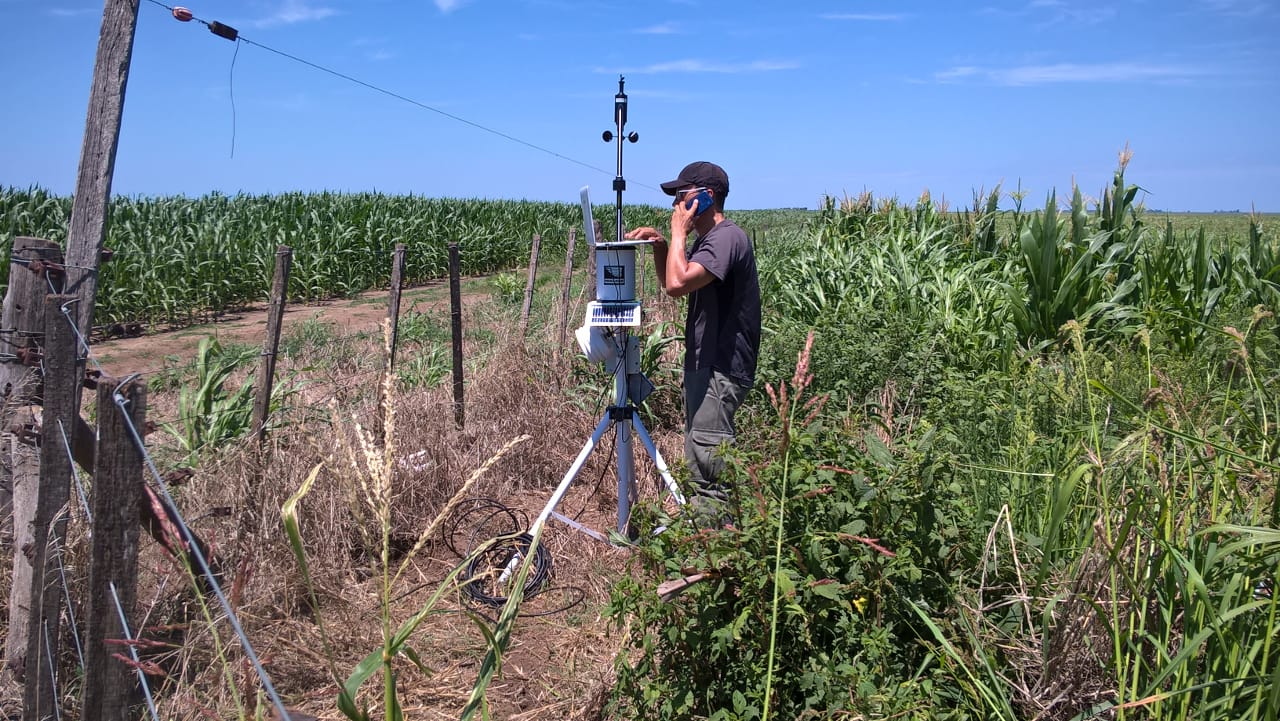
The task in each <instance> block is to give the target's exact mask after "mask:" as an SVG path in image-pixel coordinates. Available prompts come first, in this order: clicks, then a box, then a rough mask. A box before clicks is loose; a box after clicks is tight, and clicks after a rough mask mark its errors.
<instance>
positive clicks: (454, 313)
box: [449, 243, 466, 430]
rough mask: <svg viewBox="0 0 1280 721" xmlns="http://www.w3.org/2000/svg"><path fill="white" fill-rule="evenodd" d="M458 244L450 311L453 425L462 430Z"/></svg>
mask: <svg viewBox="0 0 1280 721" xmlns="http://www.w3.org/2000/svg"><path fill="white" fill-rule="evenodd" d="M460 266H461V261H460V259H459V257H458V244H457V243H450V244H449V309H450V313H449V315H450V317H451V318H452V319H453V423H454V425H456V426H457V427H458V429H459V430H461V429H462V427H463V425H464V423H465V421H466V405H465V403H464V401H463V397H462V280H461V278H460V276H459V274H460V273H461V271H460Z"/></svg>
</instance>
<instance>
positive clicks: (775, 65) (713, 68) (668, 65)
mask: <svg viewBox="0 0 1280 721" xmlns="http://www.w3.org/2000/svg"><path fill="white" fill-rule="evenodd" d="M799 67H800V63H797V62H794V61H776V60H754V61H751V62H747V63H713V62H707V61H706V60H670V61H667V62H665V63H653V64H652V65H645V66H642V67H636V68H626V69H623V70H618V69H614V68H596V69H595V71H596V72H597V73H610V74H617V73H619V72H620V73H622V74H624V75H659V74H663V73H720V74H736V73H760V72H773V71H776V70H796V69H798V68H799Z"/></svg>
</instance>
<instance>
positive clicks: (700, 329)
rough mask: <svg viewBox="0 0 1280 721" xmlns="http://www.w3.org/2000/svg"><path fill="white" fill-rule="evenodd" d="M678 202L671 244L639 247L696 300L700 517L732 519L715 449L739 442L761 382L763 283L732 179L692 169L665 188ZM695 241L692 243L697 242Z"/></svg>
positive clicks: (689, 446)
mask: <svg viewBox="0 0 1280 721" xmlns="http://www.w3.org/2000/svg"><path fill="white" fill-rule="evenodd" d="M662 190H663V192H665V193H666V194H667V195H671V196H674V200H673V202H672V211H671V238H670V240H668V239H667V238H665V237H663V235H662V233H660V232H658V230H656V229H655V228H651V227H644V228H636V229H635V230H632V231H631V232H629V233H627V238H630V239H633V240H652V241H653V263H654V268H655V270H656V271H657V276H658V283H659V284H660V285H661V286H662V288H663V289H664V290H665V291H666V293H667V295H670V296H671V297H673V298H679V297H682V296H686V295H687V296H689V312H688V316H687V317H686V319H685V354H684V401H685V443H684V449H685V458H686V460H688V462H689V470H690V473H691V477H692V481H693V484H694V488H693V490H694V497H693V498H692V499H691V501H692V502H693V504H694V510H695V513H696V514H697V515H699V516H701V517H702V518H703V519H710V520H713V521H717V522H720V523H723V522H725V521H726V520H727V516H726V509H725V501H726V500H727V498H728V494H727V492H726V489H725V487H724V486H723V485H722V484H721V483H720V482H719V480H718V478H719V475H720V472H721V470H723V468H724V461H723V460H722V459H721V458H719V457H718V454H717V453H716V449H717V448H718V447H719V446H720V444H721V443H725V442H729V443H732V442H733V440H734V436H735V431H734V425H733V415H734V413H735V412H736V411H737V410H738V407H739V406H740V405H742V400H743V398H744V397H746V394H747V391H748V390H750V389H751V386H752V384H753V383H754V382H755V373H756V357H757V355H758V354H759V350H760V283H759V279H758V277H757V275H756V259H755V252H754V251H753V249H752V247H751V239H750V238H748V237H747V234H746V233H745V232H743V230H742V229H741V228H739V227H738V226H737V225H735V224H734V222H733V221H731V220H727V219H726V218H725V217H724V201H725V198H726V197H727V196H728V195H729V176H728V175H727V174H726V173H725V172H724V169H723V168H721V167H720V166H718V165H716V164H714V163H708V162H705V161H699V162H696V163H690V164H689V165H686V166H685V167H684V170H681V171H680V175H679V176H678V177H677V178H676V179H675V180H672V181H670V182H667V183H663V184H662ZM691 235H693V237H692V238H691V237H690V236H691Z"/></svg>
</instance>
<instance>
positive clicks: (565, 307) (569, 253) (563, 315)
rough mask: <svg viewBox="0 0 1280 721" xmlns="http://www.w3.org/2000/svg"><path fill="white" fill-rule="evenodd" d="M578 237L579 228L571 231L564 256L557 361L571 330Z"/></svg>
mask: <svg viewBox="0 0 1280 721" xmlns="http://www.w3.org/2000/svg"><path fill="white" fill-rule="evenodd" d="M577 235H578V229H577V228H570V229H569V242H568V243H567V245H568V246H569V247H568V249H567V250H566V251H565V254H564V276H563V277H562V278H561V288H560V325H559V328H560V334H559V335H557V336H556V353H555V356H556V360H557V361H559V360H560V352H561V351H562V350H564V342H565V341H564V339H565V333H567V332H568V329H569V292H570V289H571V287H572V286H573V244H574V240H575V239H576V237H577Z"/></svg>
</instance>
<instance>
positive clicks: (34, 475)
mask: <svg viewBox="0 0 1280 721" xmlns="http://www.w3.org/2000/svg"><path fill="white" fill-rule="evenodd" d="M12 253H13V256H12V260H11V261H10V264H9V290H8V292H7V293H6V294H5V298H4V309H3V311H2V312H0V326H3V328H2V329H0V333H3V335H0V340H2V341H3V342H0V359H3V362H0V394H3V396H4V398H3V411H2V412H0V433H3V443H0V453H3V454H4V455H6V456H8V458H9V463H8V467H9V470H10V476H9V479H8V484H9V485H8V486H7V488H6V491H7V493H6V494H5V495H6V496H8V495H9V493H11V494H12V495H11V496H10V502H9V503H8V506H9V508H8V509H7V512H6V513H5V516H4V518H5V519H6V520H8V518H9V514H10V513H11V514H12V518H13V526H12V529H13V548H14V549H15V551H16V552H15V553H14V554H13V578H12V586H11V587H10V589H9V627H8V637H7V639H6V641H5V651H4V659H5V666H6V667H7V668H8V669H9V670H11V671H13V672H14V675H15V676H16V677H18V678H22V677H23V674H24V673H25V669H26V655H27V641H28V640H29V635H28V634H29V632H30V630H31V629H30V628H29V627H28V623H29V621H30V614H31V612H32V610H33V609H34V604H33V603H32V599H31V587H32V578H33V573H34V566H33V565H32V563H31V557H30V556H28V555H27V553H25V552H24V550H23V549H29V548H31V547H32V546H33V544H34V543H35V517H36V504H37V498H38V491H39V488H40V459H39V455H38V453H37V452H36V449H35V442H34V440H33V439H30V438H29V435H30V429H32V428H33V427H34V425H35V414H34V413H33V412H32V411H31V410H30V407H31V406H32V405H34V404H37V403H39V400H38V399H37V396H38V395H39V384H40V380H39V375H38V374H37V373H36V367H37V366H38V365H39V363H40V352H41V346H42V345H43V342H44V341H43V338H44V297H45V295H47V294H48V293H49V290H50V284H51V283H52V284H53V285H54V288H55V289H56V290H60V289H61V280H62V279H61V278H60V277H58V276H57V275H56V274H55V273H52V272H50V271H49V270H47V269H45V270H41V264H42V263H43V262H45V261H52V262H55V263H60V262H62V248H61V247H59V246H58V244H57V243H54V242H53V241H49V240H43V239H40V238H26V237H18V238H14V239H13V251H12ZM33 271H34V272H33ZM24 441H27V442H24Z"/></svg>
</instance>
